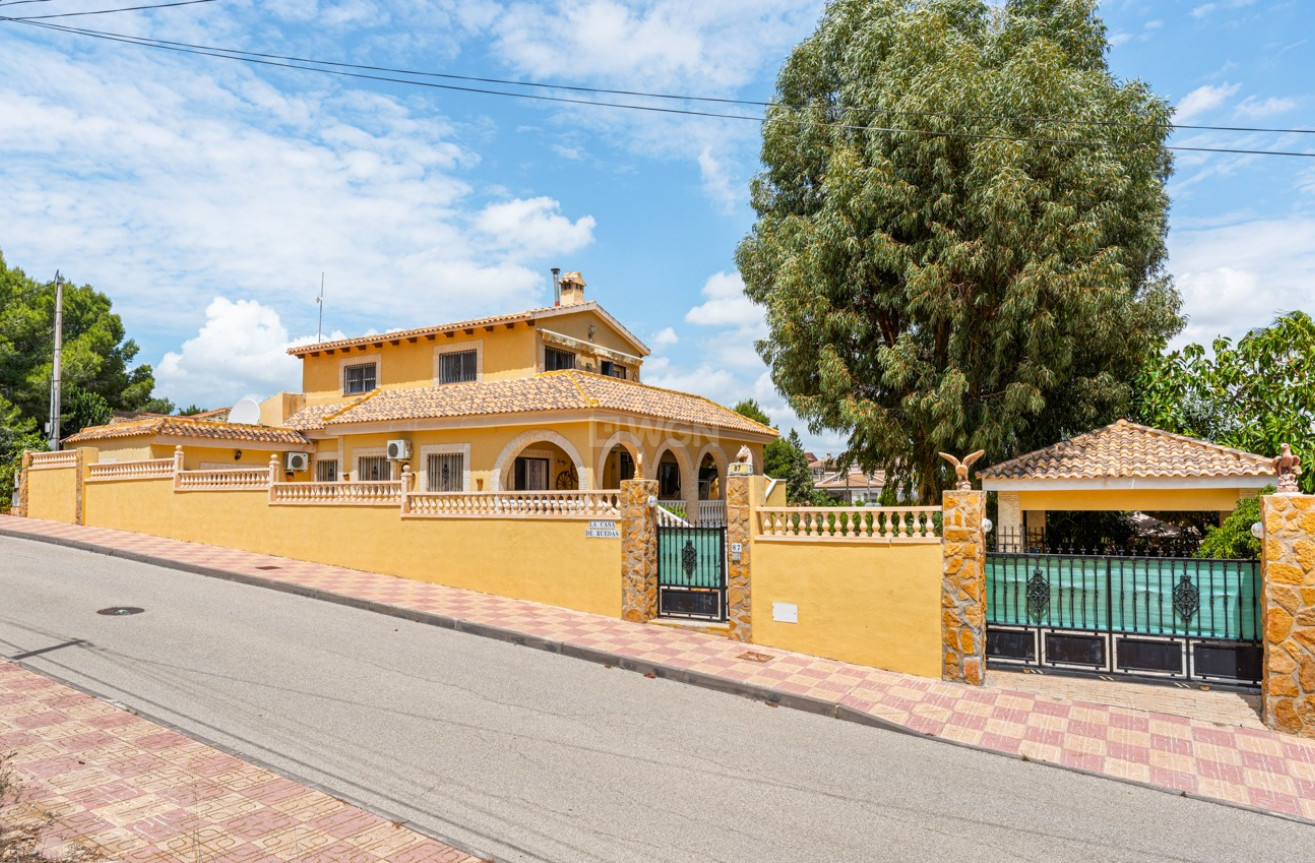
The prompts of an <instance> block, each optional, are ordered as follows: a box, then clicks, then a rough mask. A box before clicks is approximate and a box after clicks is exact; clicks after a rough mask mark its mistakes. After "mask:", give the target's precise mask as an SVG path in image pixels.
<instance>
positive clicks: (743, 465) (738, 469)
mask: <svg viewBox="0 0 1315 863" xmlns="http://www.w3.org/2000/svg"><path fill="white" fill-rule="evenodd" d="M729 473H747V474H752V473H753V465H751V464H749V463H748V462H744V461H733V462H731V468H730V471H729Z"/></svg>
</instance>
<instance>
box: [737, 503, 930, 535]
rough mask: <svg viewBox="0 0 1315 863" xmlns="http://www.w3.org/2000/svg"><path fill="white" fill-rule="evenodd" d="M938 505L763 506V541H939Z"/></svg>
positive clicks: (760, 516)
mask: <svg viewBox="0 0 1315 863" xmlns="http://www.w3.org/2000/svg"><path fill="white" fill-rule="evenodd" d="M940 512H941V508H940V507H938V506H885V507H867V506H865V507H838V506H834V507H832V506H825V507H764V508H762V509H759V510H758V537H759V538H760V539H815V540H830V541H851V542H939V541H940V525H939V523H938V519H937V515H938V514H939V513H940Z"/></svg>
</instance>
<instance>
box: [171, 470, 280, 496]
mask: <svg viewBox="0 0 1315 863" xmlns="http://www.w3.org/2000/svg"><path fill="white" fill-rule="evenodd" d="M174 488H175V489H177V490H178V491H243V490H249V489H256V490H263V489H267V488H269V468H267V467H245V468H224V469H223V470H185V471H179V472H178V473H176V474H174Z"/></svg>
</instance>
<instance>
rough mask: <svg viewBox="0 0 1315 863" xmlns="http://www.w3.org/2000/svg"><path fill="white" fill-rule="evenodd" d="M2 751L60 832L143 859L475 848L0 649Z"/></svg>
mask: <svg viewBox="0 0 1315 863" xmlns="http://www.w3.org/2000/svg"><path fill="white" fill-rule="evenodd" d="M0 752H12V753H13V759H12V761H11V763H10V766H11V768H12V769H13V771H14V773H15V775H16V776H17V778H18V779H19V781H20V783H21V785H22V801H21V805H22V807H23V808H24V809H25V810H27V811H31V812H39V811H44V812H49V813H50V814H51V815H53V816H54V817H55V827H54V828H53V832H52V833H51V834H50V838H51V839H52V840H53V841H55V842H58V843H77V844H80V845H83V846H86V847H88V848H91V849H93V850H96V851H98V852H99V853H100V854H101V856H102V859H106V860H123V861H133V863H165V861H177V860H208V861H216V863H218V861H233V863H237V861H269V863H274V861H282V860H297V861H309V860H312V859H317V860H324V861H335V863H338V861H353V863H382V861H397V860H411V861H422V860H423V861H452V863H478V861H477V858H475V857H472V856H470V855H469V854H466V853H465V852H462V851H459V850H457V849H455V848H452V847H451V846H449V845H445V844H443V843H441V842H437V841H435V840H433V839H429V838H427V837H424V836H421V835H419V834H417V833H414V832H412V831H410V830H407V829H406V828H404V827H398V826H396V825H394V824H392V823H391V822H388V821H385V820H384V819H382V818H380V817H378V816H376V815H371V814H369V813H368V812H364V811H362V810H360V809H357V808H356V807H354V806H351V805H349V804H347V803H344V802H343V801H341V800H338V799H336V798H334V797H330V796H328V795H327V794H323V793H321V792H319V791H313V790H311V789H309V788H306V787H305V786H303V785H300V784H298V783H296V782H293V781H291V780H290V779H285V778H283V777H281V776H277V775H275V774H273V773H271V772H269V771H268V770H265V769H263V768H260V767H255V766H253V765H251V764H247V763H245V762H243V761H241V760H239V759H238V758H235V757H233V756H231V755H226V754H225V753H223V752H219V751H218V750H216V749H212V748H211V747H209V746H206V745H204V744H202V743H198V742H197V741H195V740H192V739H190V738H187V737H184V736H183V735H181V734H178V733H176V732H174V731H169V730H167V729H164V728H161V727H160V726H158V725H155V724H154V723H152V722H149V721H147V720H145V719H142V718H141V717H138V716H135V715H133V714H131V713H127V712H124V711H122V710H120V709H118V708H116V707H114V706H113V705H111V704H108V703H107V702H104V701H101V700H99V699H97V698H93V697H91V696H89V695H84V694H82V693H80V692H76V691H74V690H72V689H69V688H68V687H66V686H63V685H62V684H59V683H56V682H54V681H52V680H48V679H46V678H44V677H40V676H38V675H36V674H33V673H32V672H30V671H27V670H26V669H23V668H20V667H19V666H17V665H14V664H13V663H9V662H4V661H0Z"/></svg>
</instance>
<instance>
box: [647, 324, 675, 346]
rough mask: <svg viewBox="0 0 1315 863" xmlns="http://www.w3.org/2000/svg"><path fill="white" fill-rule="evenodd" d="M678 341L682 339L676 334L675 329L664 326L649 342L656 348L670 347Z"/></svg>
mask: <svg viewBox="0 0 1315 863" xmlns="http://www.w3.org/2000/svg"><path fill="white" fill-rule="evenodd" d="M678 341H680V336H678V335H676V331H675V330H674V329H672V328H671V327H663V328H662V329H660V330H658V331H657V332H656V333H655V334H654V335H653V337H652V338H650V339H649V344H651V345H652V346H653V347H655V348H669V347H671V346H672V345H674V344H675V343H676V342H678Z"/></svg>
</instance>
